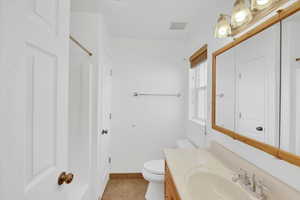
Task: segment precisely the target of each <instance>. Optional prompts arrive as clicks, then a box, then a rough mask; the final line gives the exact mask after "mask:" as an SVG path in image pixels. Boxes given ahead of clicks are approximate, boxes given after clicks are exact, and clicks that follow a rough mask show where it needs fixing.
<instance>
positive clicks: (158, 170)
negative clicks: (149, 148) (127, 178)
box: [144, 160, 165, 175]
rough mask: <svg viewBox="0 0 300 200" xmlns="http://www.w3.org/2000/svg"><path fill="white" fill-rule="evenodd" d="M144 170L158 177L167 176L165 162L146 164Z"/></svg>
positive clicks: (155, 161) (158, 161)
mask: <svg viewBox="0 0 300 200" xmlns="http://www.w3.org/2000/svg"><path fill="white" fill-rule="evenodd" d="M144 168H145V169H146V170H147V171H149V172H151V173H153V174H157V175H164V174H165V161H164V160H151V161H149V162H146V163H145V164H144Z"/></svg>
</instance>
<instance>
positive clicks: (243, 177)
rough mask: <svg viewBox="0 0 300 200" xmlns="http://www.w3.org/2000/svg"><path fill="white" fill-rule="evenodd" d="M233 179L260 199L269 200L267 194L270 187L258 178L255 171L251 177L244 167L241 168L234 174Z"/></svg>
mask: <svg viewBox="0 0 300 200" xmlns="http://www.w3.org/2000/svg"><path fill="white" fill-rule="evenodd" d="M232 181H233V182H235V183H239V184H240V185H241V186H242V187H243V188H245V189H246V190H247V191H249V192H250V193H251V195H253V196H255V197H256V198H257V199H259V200H267V196H266V194H265V192H266V191H268V190H269V189H268V187H267V186H266V185H265V184H264V183H263V181H262V180H257V178H256V175H255V174H254V173H253V174H252V176H251V178H250V176H249V175H248V172H247V171H246V170H243V169H239V171H238V173H237V174H236V175H234V176H233V178H232Z"/></svg>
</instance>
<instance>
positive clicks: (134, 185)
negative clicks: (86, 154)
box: [102, 179, 148, 200]
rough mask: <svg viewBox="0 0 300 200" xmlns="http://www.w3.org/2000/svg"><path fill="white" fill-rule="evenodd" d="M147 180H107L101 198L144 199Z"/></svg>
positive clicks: (112, 199) (118, 199)
mask: <svg viewBox="0 0 300 200" xmlns="http://www.w3.org/2000/svg"><path fill="white" fill-rule="evenodd" d="M147 186H148V182H147V181H145V180H144V179H112V180H109V182H108V184H107V186H106V189H105V191H104V194H103V197H102V200H145V193H146V190H147Z"/></svg>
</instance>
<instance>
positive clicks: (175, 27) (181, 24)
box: [170, 22, 187, 30]
mask: <svg viewBox="0 0 300 200" xmlns="http://www.w3.org/2000/svg"><path fill="white" fill-rule="evenodd" d="M186 25H187V23H186V22H172V23H171V25H170V30H184V29H185V28H186Z"/></svg>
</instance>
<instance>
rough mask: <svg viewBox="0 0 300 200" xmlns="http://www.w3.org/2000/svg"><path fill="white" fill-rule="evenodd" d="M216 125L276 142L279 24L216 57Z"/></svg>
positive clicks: (269, 142) (255, 137)
mask: <svg viewBox="0 0 300 200" xmlns="http://www.w3.org/2000/svg"><path fill="white" fill-rule="evenodd" d="M216 63H217V64H216V125H217V126H220V127H222V128H226V129H228V130H231V131H234V132H236V133H238V134H240V135H243V136H246V137H249V138H252V139H255V140H257V141H260V142H263V143H267V144H270V145H273V146H278V144H279V123H278V122H279V88H280V87H279V71H280V70H279V69H280V25H279V24H275V25H273V26H272V27H270V28H268V29H267V30H265V31H263V32H261V33H259V34H257V35H255V36H253V37H251V38H250V39H248V40H246V41H244V42H242V43H240V44H239V45H237V46H235V47H233V48H231V49H230V50H227V51H226V52H224V53H222V54H221V55H219V56H217V58H216Z"/></svg>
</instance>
